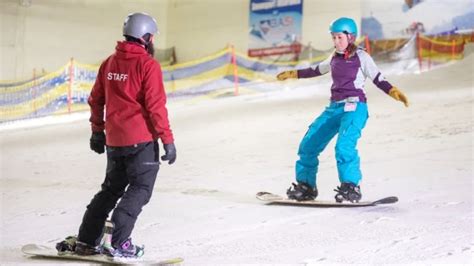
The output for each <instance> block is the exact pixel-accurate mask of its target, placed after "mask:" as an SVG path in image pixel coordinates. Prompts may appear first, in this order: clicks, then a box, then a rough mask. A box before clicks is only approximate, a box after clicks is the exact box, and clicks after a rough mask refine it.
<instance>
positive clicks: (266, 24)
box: [248, 0, 303, 57]
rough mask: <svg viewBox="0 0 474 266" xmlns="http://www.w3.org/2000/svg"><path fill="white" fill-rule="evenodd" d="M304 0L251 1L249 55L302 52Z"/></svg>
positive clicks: (260, 55) (259, 55)
mask: <svg viewBox="0 0 474 266" xmlns="http://www.w3.org/2000/svg"><path fill="white" fill-rule="evenodd" d="M302 14H303V0H250V16H249V20H250V21H249V23H250V30H249V39H250V40H249V50H248V55H249V56H257V57H262V56H268V55H278V54H288V53H299V52H300V51H301V24H302Z"/></svg>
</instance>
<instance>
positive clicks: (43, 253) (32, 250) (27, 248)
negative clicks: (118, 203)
mask: <svg viewBox="0 0 474 266" xmlns="http://www.w3.org/2000/svg"><path fill="white" fill-rule="evenodd" d="M21 251H22V252H23V253H24V254H26V255H30V256H34V257H43V258H48V259H57V260H75V261H87V262H97V263H103V264H118V265H158V266H162V265H173V264H179V263H181V262H183V259H182V258H173V259H169V260H163V261H154V260H143V259H141V258H140V259H130V258H114V257H108V256H106V255H102V254H97V255H90V256H81V255H77V254H74V253H71V252H64V253H58V251H57V250H56V249H55V248H51V247H47V246H42V245H36V244H28V245H24V246H23V247H22V248H21Z"/></svg>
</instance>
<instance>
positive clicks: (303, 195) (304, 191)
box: [286, 182, 318, 201]
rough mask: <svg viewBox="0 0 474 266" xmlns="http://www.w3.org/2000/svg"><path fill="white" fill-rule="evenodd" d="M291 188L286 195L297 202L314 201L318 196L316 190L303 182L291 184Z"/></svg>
mask: <svg viewBox="0 0 474 266" xmlns="http://www.w3.org/2000/svg"><path fill="white" fill-rule="evenodd" d="M292 185H293V187H290V188H288V190H287V191H286V195H287V196H288V198H289V199H294V200H297V201H307V200H315V199H316V197H317V196H318V189H317V188H314V189H313V188H312V187H310V186H309V185H308V184H306V183H304V182H298V184H295V183H292Z"/></svg>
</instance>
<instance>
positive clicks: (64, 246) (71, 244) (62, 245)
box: [56, 236, 77, 253]
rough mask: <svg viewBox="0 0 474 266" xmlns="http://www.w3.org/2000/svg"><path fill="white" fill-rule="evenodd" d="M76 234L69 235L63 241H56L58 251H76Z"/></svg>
mask: <svg viewBox="0 0 474 266" xmlns="http://www.w3.org/2000/svg"><path fill="white" fill-rule="evenodd" d="M76 241H77V237H76V236H68V237H66V239H64V240H63V241H61V242H59V243H56V250H57V251H58V253H67V252H74V251H76Z"/></svg>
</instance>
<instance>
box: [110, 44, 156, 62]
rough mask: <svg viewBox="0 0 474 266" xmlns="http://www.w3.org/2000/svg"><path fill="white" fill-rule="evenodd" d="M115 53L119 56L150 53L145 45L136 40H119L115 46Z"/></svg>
mask: <svg viewBox="0 0 474 266" xmlns="http://www.w3.org/2000/svg"><path fill="white" fill-rule="evenodd" d="M115 55H116V56H117V57H119V58H124V59H128V58H135V57H139V56H143V55H148V53H147V51H146V50H145V48H144V47H143V46H141V45H140V44H138V43H134V42H127V41H118V42H117V46H115Z"/></svg>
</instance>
